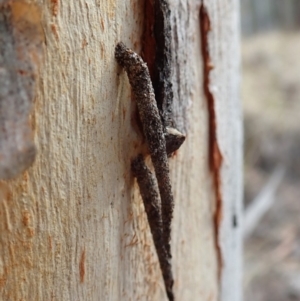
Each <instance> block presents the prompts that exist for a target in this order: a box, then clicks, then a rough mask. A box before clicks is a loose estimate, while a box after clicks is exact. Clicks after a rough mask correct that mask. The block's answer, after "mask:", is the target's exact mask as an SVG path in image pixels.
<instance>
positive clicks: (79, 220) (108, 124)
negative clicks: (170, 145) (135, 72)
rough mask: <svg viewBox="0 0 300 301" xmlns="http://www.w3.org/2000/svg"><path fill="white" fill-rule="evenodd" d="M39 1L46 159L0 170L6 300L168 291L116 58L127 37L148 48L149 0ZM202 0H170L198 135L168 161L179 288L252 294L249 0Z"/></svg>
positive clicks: (132, 110)
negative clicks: (244, 59)
mask: <svg viewBox="0 0 300 301" xmlns="http://www.w3.org/2000/svg"><path fill="white" fill-rule="evenodd" d="M21 2H22V1H21ZM37 2H38V4H39V5H40V7H41V16H42V21H41V22H42V27H43V31H44V34H45V43H44V63H43V64H42V65H41V67H40V69H39V82H38V84H37V89H36V90H37V91H36V98H35V100H34V108H33V110H32V116H31V121H32V127H33V129H34V133H35V134H34V135H35V136H34V140H35V144H36V147H37V157H36V160H35V162H34V164H33V165H32V166H31V167H30V168H29V169H28V170H27V171H25V172H24V173H22V174H20V175H19V176H18V177H17V178H15V179H13V180H8V181H4V180H3V181H1V182H0V197H1V199H0V214H1V217H2V218H1V219H0V231H1V239H0V244H1V247H0V299H1V300H11V301H13V300H49V301H50V300H64V301H74V300H90V301H93V300H95V301H96V300H116V301H117V300H167V297H166V293H165V289H164V284H163V280H162V276H161V271H160V267H159V263H158V259H157V255H156V252H155V248H154V246H153V240H152V236H151V233H150V230H149V226H148V222H147V218H146V215H145V212H144V206H143V203H142V200H141V198H140V194H139V189H138V186H137V184H136V182H135V180H134V178H133V176H132V174H131V171H130V163H131V160H132V158H133V157H134V156H135V155H136V154H138V153H139V152H140V151H141V149H142V148H144V147H145V141H144V138H143V135H142V133H141V127H140V125H139V122H138V121H137V118H136V110H137V109H136V103H135V101H134V100H133V99H132V97H131V88H130V85H129V82H128V79H127V76H126V74H125V73H124V72H122V70H121V68H120V67H119V66H118V65H117V63H116V61H115V58H114V48H115V46H116V44H117V43H118V42H119V41H122V42H124V43H125V44H126V45H127V46H128V47H130V48H132V49H133V50H134V51H136V52H138V53H141V50H142V38H143V34H144V26H145V25H144V16H145V10H144V9H145V3H144V1H140V0H134V1H121V0H119V1H105V0H97V1H83V0H78V1H59V0H51V1H46V0H43V1H42V0H41V1H37ZM203 2H204V3H201V1H199V0H182V1H179V0H170V1H169V3H170V10H171V27H172V53H173V61H172V66H173V67H172V68H173V69H172V70H173V71H172V72H173V73H172V83H173V92H174V102H173V105H172V106H173V115H174V120H175V122H176V124H177V127H178V128H179V129H180V130H182V131H183V132H185V133H186V134H187V139H186V141H185V143H184V144H183V146H182V147H181V148H180V149H179V151H178V152H177V153H176V155H175V156H173V157H172V158H170V160H169V163H170V169H171V179H172V186H173V193H174V199H175V212H174V219H173V222H172V254H173V258H172V265H173V272H174V279H175V283H174V291H175V297H176V300H181V301H184V300H200V299H201V300H222V301H227V300H228V301H229V300H230V301H241V300H242V297H241V291H242V282H241V244H242V235H241V222H242V221H241V211H242V206H241V202H242V130H241V128H242V115H241V104H240V96H239V68H240V58H239V5H238V0H226V1H221V0H210V1H208V0H207V1H203ZM209 23H210V26H208V25H209ZM212 66H213V68H212Z"/></svg>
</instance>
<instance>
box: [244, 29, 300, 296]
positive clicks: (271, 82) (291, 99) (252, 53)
mask: <svg viewBox="0 0 300 301" xmlns="http://www.w3.org/2000/svg"><path fill="white" fill-rule="evenodd" d="M242 59H243V85H242V97H243V102H244V115H245V203H246V206H247V204H248V203H249V202H250V201H251V200H252V199H253V198H254V197H255V196H256V195H257V193H258V192H259V191H260V189H261V188H262V187H263V186H264V184H265V183H266V182H267V181H268V179H269V177H270V175H271V174H272V171H273V170H274V169H275V167H276V166H278V164H281V165H283V166H285V167H286V174H285V178H284V180H283V181H282V183H281V185H280V187H279V189H278V191H277V193H276V199H275V202H274V204H273V206H272V208H271V209H270V210H269V212H268V213H267V214H266V215H265V216H264V217H263V219H262V220H261V221H260V223H259V224H258V225H257V227H256V229H255V231H254V232H253V233H252V235H251V237H250V238H249V239H247V241H246V242H245V279H244V280H245V281H244V290H245V301H250V300H251V301H253V300H255V301H287V300H300V184H299V180H300V33H289V32H281V33H280V32H273V33H264V34H260V35H259V36H254V37H251V38H247V39H244V40H243V42H242Z"/></svg>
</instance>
